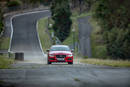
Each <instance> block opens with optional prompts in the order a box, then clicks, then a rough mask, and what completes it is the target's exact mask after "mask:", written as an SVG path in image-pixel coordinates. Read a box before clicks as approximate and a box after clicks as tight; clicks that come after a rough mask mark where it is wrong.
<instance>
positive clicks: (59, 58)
mask: <svg viewBox="0 0 130 87" xmlns="http://www.w3.org/2000/svg"><path fill="white" fill-rule="evenodd" d="M57 60H65V59H64V58H57Z"/></svg>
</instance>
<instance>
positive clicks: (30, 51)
mask: <svg viewBox="0 0 130 87" xmlns="http://www.w3.org/2000/svg"><path fill="white" fill-rule="evenodd" d="M47 16H50V12H49V11H42V12H36V13H35V12H34V13H26V14H21V15H16V16H14V17H13V18H12V28H13V36H12V40H11V47H10V51H11V52H23V53H24V58H25V60H35V61H37V60H41V61H42V60H43V57H44V56H43V52H42V49H41V47H40V43H39V39H38V33H37V29H36V27H37V26H36V25H37V21H38V20H39V19H40V18H43V17H47Z"/></svg>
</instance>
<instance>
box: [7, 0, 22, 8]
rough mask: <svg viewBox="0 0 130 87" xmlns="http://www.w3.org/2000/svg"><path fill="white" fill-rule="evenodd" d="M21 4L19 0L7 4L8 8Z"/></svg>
mask: <svg viewBox="0 0 130 87" xmlns="http://www.w3.org/2000/svg"><path fill="white" fill-rule="evenodd" d="M21 4H22V2H21V1H20V0H13V1H9V2H8V3H7V6H8V7H14V6H20V5H21Z"/></svg>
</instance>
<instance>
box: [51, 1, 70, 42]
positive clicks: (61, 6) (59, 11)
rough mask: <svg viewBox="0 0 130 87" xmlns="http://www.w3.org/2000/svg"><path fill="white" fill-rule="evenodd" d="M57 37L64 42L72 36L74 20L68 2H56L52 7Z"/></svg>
mask: <svg viewBox="0 0 130 87" xmlns="http://www.w3.org/2000/svg"><path fill="white" fill-rule="evenodd" d="M51 12H52V19H53V20H54V24H53V29H54V31H55V35H56V36H57V37H58V38H59V39H60V40H61V41H62V42H63V41H64V40H65V39H66V38H67V37H68V36H69V34H70V29H71V24H72V20H71V19H70V16H71V11H70V7H69V1H68V0H54V1H53V2H52V6H51Z"/></svg>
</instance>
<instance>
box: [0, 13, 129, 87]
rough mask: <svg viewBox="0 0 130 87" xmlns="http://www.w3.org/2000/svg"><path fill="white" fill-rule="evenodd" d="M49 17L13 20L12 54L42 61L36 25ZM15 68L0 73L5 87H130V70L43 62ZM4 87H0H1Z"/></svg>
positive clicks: (32, 15)
mask: <svg viewBox="0 0 130 87" xmlns="http://www.w3.org/2000/svg"><path fill="white" fill-rule="evenodd" d="M49 14H50V13H48V12H40V13H32V14H25V15H20V16H16V17H14V18H13V22H12V23H13V28H14V34H13V39H12V44H11V51H19V52H21V51H24V52H25V59H26V60H28V59H30V60H35V59H38V60H39V61H42V58H43V54H42V51H41V48H40V45H39V41H38V36H37V33H36V21H37V20H38V19H39V18H41V17H45V16H48V15H49ZM44 58H45V56H44ZM12 67H13V69H0V82H1V80H2V81H4V82H6V83H5V84H4V85H6V84H8V86H4V87H130V68H113V67H107V66H96V65H89V64H82V63H75V62H74V65H67V64H52V65H47V64H44V63H43V62H42V63H41V64H40V63H39V64H38V63H37V62H36V61H35V62H34V63H31V62H26V61H24V62H17V63H16V64H13V65H12ZM2 85H3V83H2ZM2 85H1V83H0V87H2ZM9 85H12V86H9Z"/></svg>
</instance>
